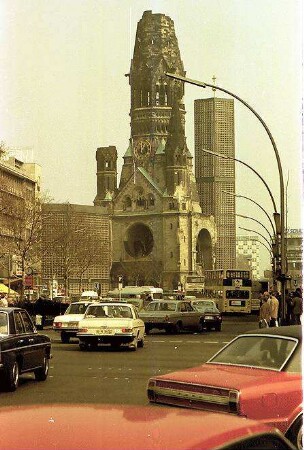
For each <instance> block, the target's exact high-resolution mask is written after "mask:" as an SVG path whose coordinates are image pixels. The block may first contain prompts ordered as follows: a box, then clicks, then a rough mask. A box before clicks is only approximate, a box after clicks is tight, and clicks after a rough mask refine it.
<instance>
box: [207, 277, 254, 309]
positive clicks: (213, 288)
mask: <svg viewBox="0 0 304 450" xmlns="http://www.w3.org/2000/svg"><path fill="white" fill-rule="evenodd" d="M251 294H252V279H251V271H250V270H238V269H219V270H206V271H205V287H204V289H203V291H202V295H203V297H206V298H212V299H213V300H215V302H216V304H217V307H218V309H219V310H220V311H221V312H223V313H244V314H250V313H251Z"/></svg>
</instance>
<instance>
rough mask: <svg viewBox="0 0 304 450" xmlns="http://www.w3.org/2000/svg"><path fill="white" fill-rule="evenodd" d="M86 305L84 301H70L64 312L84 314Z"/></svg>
mask: <svg viewBox="0 0 304 450" xmlns="http://www.w3.org/2000/svg"><path fill="white" fill-rule="evenodd" d="M87 307H88V305H86V304H84V303H71V305H70V306H69V307H68V308H67V310H66V312H65V314H84V313H85V312H86V309H87Z"/></svg>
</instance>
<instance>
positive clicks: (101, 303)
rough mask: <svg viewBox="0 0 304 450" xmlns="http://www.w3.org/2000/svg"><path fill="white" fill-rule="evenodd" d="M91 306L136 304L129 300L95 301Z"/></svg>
mask: <svg viewBox="0 0 304 450" xmlns="http://www.w3.org/2000/svg"><path fill="white" fill-rule="evenodd" d="M90 306H134V305H132V304H131V303H128V302H93V303H91V305H90Z"/></svg>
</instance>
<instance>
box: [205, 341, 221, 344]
mask: <svg viewBox="0 0 304 450" xmlns="http://www.w3.org/2000/svg"><path fill="white" fill-rule="evenodd" d="M203 343H204V344H219V341H203Z"/></svg>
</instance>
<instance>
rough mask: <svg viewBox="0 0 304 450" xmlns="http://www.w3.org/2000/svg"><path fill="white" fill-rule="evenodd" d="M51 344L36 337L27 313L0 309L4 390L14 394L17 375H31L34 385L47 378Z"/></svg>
mask: <svg viewBox="0 0 304 450" xmlns="http://www.w3.org/2000/svg"><path fill="white" fill-rule="evenodd" d="M50 358H51V340H50V338H49V337H48V336H44V335H42V334H38V333H37V330H36V328H35V326H34V324H33V322H32V319H31V317H30V315H29V314H28V312H27V311H26V310H25V309H22V308H14V307H8V308H0V375H1V377H2V379H3V382H4V385H5V387H6V389H7V390H9V391H15V390H16V389H17V387H18V384H19V375H20V374H22V373H25V372H34V375H35V378H36V380H37V381H44V380H46V378H47V376H48V371H49V359H50Z"/></svg>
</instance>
